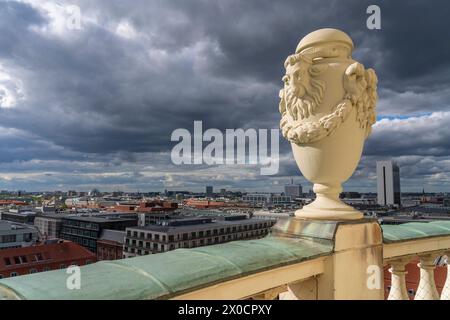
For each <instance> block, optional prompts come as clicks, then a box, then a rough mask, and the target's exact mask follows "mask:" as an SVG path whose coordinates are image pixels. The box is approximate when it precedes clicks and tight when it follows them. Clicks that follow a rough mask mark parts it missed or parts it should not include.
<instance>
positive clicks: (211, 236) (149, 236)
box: [123, 215, 276, 258]
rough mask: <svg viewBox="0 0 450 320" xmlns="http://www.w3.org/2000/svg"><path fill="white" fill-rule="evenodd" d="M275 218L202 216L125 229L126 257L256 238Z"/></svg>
mask: <svg viewBox="0 0 450 320" xmlns="http://www.w3.org/2000/svg"><path fill="white" fill-rule="evenodd" d="M275 222H276V220H275V219H256V218H252V219H249V218H247V216H245V215H234V216H226V217H215V218H212V217H200V218H185V219H173V220H167V221H163V222H162V223H161V224H158V225H152V226H146V227H134V228H127V229H126V237H125V244H124V252H123V254H124V258H128V257H134V256H139V255H147V254H153V253H160V252H165V251H169V250H174V249H177V248H194V247H200V246H206V245H213V244H218V243H224V242H229V241H233V240H244V239H257V238H261V237H264V236H265V235H267V234H268V233H269V230H270V228H271V227H272V226H273V225H274V224H275Z"/></svg>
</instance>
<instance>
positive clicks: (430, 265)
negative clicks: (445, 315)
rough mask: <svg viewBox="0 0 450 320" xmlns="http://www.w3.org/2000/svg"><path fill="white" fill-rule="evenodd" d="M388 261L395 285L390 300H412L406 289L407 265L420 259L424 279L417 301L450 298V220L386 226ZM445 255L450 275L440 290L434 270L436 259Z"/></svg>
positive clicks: (386, 260) (385, 253)
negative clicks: (439, 291) (437, 286)
mask: <svg viewBox="0 0 450 320" xmlns="http://www.w3.org/2000/svg"><path fill="white" fill-rule="evenodd" d="M383 231H384V242H385V245H384V263H385V264H386V265H390V268H389V272H390V273H391V288H390V292H389V296H388V299H389V300H409V299H410V294H409V293H408V291H407V288H406V275H407V271H406V265H408V264H410V263H411V262H412V261H416V260H419V263H418V264H417V268H419V269H420V280H419V285H418V288H417V291H416V292H415V295H414V299H415V300H439V299H442V300H449V299H450V277H449V274H450V267H449V256H450V221H435V222H430V223H419V222H417V223H406V224H402V225H398V226H389V225H387V226H384V228H383ZM442 258H445V260H446V263H447V270H448V271H447V278H446V282H445V285H444V287H443V289H442V292H441V294H439V293H438V290H437V288H436V283H435V276H434V271H435V268H436V262H437V261H438V260H441V261H442Z"/></svg>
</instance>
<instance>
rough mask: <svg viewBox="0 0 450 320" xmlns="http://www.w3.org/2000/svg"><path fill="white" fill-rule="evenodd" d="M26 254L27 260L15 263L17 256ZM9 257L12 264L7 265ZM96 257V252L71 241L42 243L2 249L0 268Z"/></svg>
mask: <svg viewBox="0 0 450 320" xmlns="http://www.w3.org/2000/svg"><path fill="white" fill-rule="evenodd" d="M23 256H25V258H26V262H23V261H22V263H19V264H17V263H15V257H23ZM7 258H9V260H10V262H11V264H10V265H7V264H6V260H7ZM78 259H91V260H94V259H95V254H93V253H92V252H90V251H89V250H87V249H85V248H83V247H82V246H79V245H78V244H76V243H73V242H70V241H64V242H62V243H52V244H42V245H36V246H30V247H23V248H11V249H4V250H0V270H8V269H9V268H11V269H13V268H17V267H26V266H34V265H39V264H41V263H49V262H51V263H58V262H63V261H68V260H78Z"/></svg>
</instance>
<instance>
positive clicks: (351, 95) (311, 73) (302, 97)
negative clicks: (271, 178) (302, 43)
mask: <svg viewBox="0 0 450 320" xmlns="http://www.w3.org/2000/svg"><path fill="white" fill-rule="evenodd" d="M317 54H318V51H317V49H316V51H313V52H302V53H296V54H293V55H291V56H289V57H288V58H287V59H286V62H285V67H286V69H288V67H289V66H294V70H295V71H294V72H291V73H293V74H288V72H286V75H285V76H284V77H283V82H284V89H282V90H280V99H281V101H280V105H279V110H280V113H281V115H282V118H281V122H280V127H281V130H282V134H283V136H284V137H285V138H286V139H288V140H289V141H290V142H293V143H295V144H298V145H302V144H307V143H311V142H316V141H319V140H321V139H323V138H325V137H327V136H328V135H330V134H331V133H333V131H334V130H336V129H337V128H338V127H339V126H340V125H341V124H342V123H343V122H344V121H345V120H346V119H347V118H348V116H349V114H350V112H351V110H352V109H353V108H355V109H356V118H357V120H358V122H359V124H360V127H361V128H362V129H365V130H366V137H367V136H368V135H369V134H370V132H371V129H372V124H374V123H375V120H376V119H375V118H376V113H375V105H376V102H377V76H376V74H375V71H374V70H373V69H365V68H364V66H363V65H362V64H361V63H359V62H354V63H352V64H350V65H349V66H348V67H347V69H346V70H345V72H344V75H343V86H344V89H345V94H344V96H343V97H342V100H341V101H340V102H339V103H338V104H337V105H336V106H334V107H333V108H332V109H331V113H330V114H328V115H326V116H323V117H321V118H320V119H318V120H316V121H314V120H310V119H309V118H310V117H311V116H313V115H315V112H316V110H317V108H318V106H319V105H320V104H321V103H322V99H323V95H324V92H325V90H326V88H325V83H324V81H322V80H319V79H316V77H317V76H318V75H320V74H321V73H322V72H325V71H326V70H327V68H328V65H327V64H323V63H322V64H315V63H314V57H315V56H316V55H317ZM321 54H322V56H323V52H321ZM330 56H332V54H329V56H327V57H330Z"/></svg>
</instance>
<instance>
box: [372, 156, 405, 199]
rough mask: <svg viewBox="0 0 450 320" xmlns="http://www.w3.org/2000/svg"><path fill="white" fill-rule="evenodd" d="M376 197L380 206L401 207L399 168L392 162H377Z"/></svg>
mask: <svg viewBox="0 0 450 320" xmlns="http://www.w3.org/2000/svg"><path fill="white" fill-rule="evenodd" d="M377 197H378V204H379V205H381V206H390V205H398V206H400V205H401V199H400V197H401V191H400V168H399V167H398V165H397V164H396V163H395V162H393V161H377Z"/></svg>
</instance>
